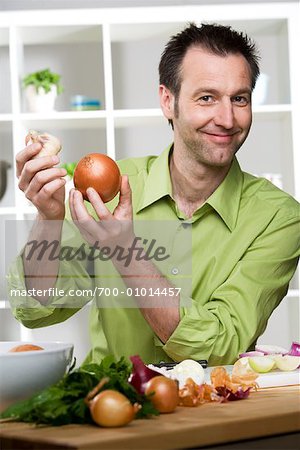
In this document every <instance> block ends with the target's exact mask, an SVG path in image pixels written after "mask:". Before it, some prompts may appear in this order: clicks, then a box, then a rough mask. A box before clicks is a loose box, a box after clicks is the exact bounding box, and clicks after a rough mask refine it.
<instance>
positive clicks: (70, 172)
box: [60, 162, 77, 178]
mask: <svg viewBox="0 0 300 450" xmlns="http://www.w3.org/2000/svg"><path fill="white" fill-rule="evenodd" d="M76 166H77V162H70V163H64V164H61V166H60V167H62V168H63V169H66V171H67V175H69V177H70V178H73V175H74V170H75V167H76Z"/></svg>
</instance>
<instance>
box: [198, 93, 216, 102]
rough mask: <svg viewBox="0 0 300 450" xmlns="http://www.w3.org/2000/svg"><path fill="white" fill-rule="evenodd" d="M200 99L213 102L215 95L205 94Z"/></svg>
mask: <svg viewBox="0 0 300 450" xmlns="http://www.w3.org/2000/svg"><path fill="white" fill-rule="evenodd" d="M199 100H200V101H201V102H203V103H211V102H212V101H213V97H212V96H211V95H203V96H202V97H200V99H199Z"/></svg>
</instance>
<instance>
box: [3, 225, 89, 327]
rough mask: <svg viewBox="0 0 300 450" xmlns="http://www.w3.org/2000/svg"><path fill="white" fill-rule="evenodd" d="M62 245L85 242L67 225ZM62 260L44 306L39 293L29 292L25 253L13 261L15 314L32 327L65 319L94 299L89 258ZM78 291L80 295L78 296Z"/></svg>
mask: <svg viewBox="0 0 300 450" xmlns="http://www.w3.org/2000/svg"><path fill="white" fill-rule="evenodd" d="M62 245H63V246H68V248H78V247H79V246H81V245H85V246H86V245H87V244H86V243H83V241H82V239H81V237H80V235H79V234H78V233H77V232H76V231H75V230H74V227H72V228H70V224H67V223H66V225H64V231H63V239H62ZM82 259H84V258H76V257H74V258H72V259H70V260H63V259H62V260H60V262H59V272H58V275H57V279H56V282H55V284H54V286H53V288H52V290H51V291H50V295H49V301H48V302H47V304H46V305H42V304H41V303H40V302H39V301H38V300H37V299H36V296H33V295H29V291H28V290H27V287H26V283H25V274H24V266H23V258H22V253H21V254H20V255H19V256H18V257H17V258H16V259H15V260H14V262H13V263H12V264H11V266H10V268H9V271H8V274H7V288H8V298H9V301H10V304H11V309H12V313H13V314H14V316H15V317H16V319H17V320H19V321H20V322H21V323H22V324H23V325H25V326H26V327H28V328H37V327H42V326H48V325H53V324H55V323H59V322H63V321H64V320H66V319H68V318H69V317H71V316H72V315H73V314H75V313H76V312H77V311H78V310H79V309H80V308H82V307H83V306H84V305H86V304H87V303H88V302H90V301H91V300H92V299H93V298H94V280H93V277H91V276H90V273H89V267H88V264H87V258H85V259H84V260H82ZM76 294H77V295H76Z"/></svg>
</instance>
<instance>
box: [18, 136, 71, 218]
mask: <svg viewBox="0 0 300 450" xmlns="http://www.w3.org/2000/svg"><path fill="white" fill-rule="evenodd" d="M41 148H42V145H41V144H40V143H35V144H31V145H28V146H27V147H25V148H24V149H23V150H22V151H20V152H19V153H18V154H17V156H16V170H17V177H18V178H19V188H20V189H21V190H22V191H23V192H24V193H25V197H26V198H28V199H29V200H30V201H31V202H32V203H33V205H34V206H35V207H36V208H37V210H38V213H39V216H40V218H41V219H44V220H63V219H64V216H65V183H66V180H65V179H64V178H63V177H64V176H65V175H66V174H67V172H66V170H65V169H62V168H59V167H55V166H56V165H57V164H58V163H59V157H58V156H57V155H55V156H41V157H40V158H37V159H32V158H33V157H34V156H35V155H37V154H38V153H39V151H40V150H41Z"/></svg>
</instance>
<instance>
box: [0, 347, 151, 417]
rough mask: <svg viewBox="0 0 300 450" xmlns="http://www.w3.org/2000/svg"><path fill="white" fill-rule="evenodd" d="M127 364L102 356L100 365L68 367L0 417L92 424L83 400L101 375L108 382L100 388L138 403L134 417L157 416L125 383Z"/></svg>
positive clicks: (147, 403) (147, 401)
mask: <svg viewBox="0 0 300 450" xmlns="http://www.w3.org/2000/svg"><path fill="white" fill-rule="evenodd" d="M129 375H130V367H129V364H128V363H127V362H126V361H125V359H124V358H121V360H120V361H118V362H115V361H114V359H113V357H111V356H108V357H106V358H104V359H103V360H102V362H101V364H87V365H84V366H81V367H80V368H79V369H75V370H72V369H71V370H70V372H69V373H68V374H66V375H65V376H64V377H63V378H62V380H61V381H59V382H58V383H56V384H54V385H53V386H51V387H49V388H47V389H44V390H43V391H41V392H40V393H38V394H36V395H34V396H33V397H31V398H30V399H28V400H24V401H22V402H19V403H17V404H15V405H12V406H10V407H9V408H8V409H6V410H5V411H4V412H3V413H2V414H1V415H0V418H2V419H4V418H9V417H10V418H14V419H15V420H17V421H21V422H34V423H37V424H45V425H65V424H70V423H92V418H91V415H90V411H89V408H88V406H87V405H86V403H85V402H84V399H85V397H86V395H87V394H88V393H89V392H90V391H91V390H92V389H93V388H94V387H95V386H96V385H97V384H98V382H99V381H100V380H101V379H102V378H103V377H109V382H108V383H106V384H105V386H104V387H103V389H115V390H117V391H119V392H121V393H122V394H124V395H125V396H126V397H127V398H128V399H129V400H130V401H131V402H132V403H135V402H137V403H139V404H141V406H142V407H141V409H140V410H139V412H138V414H137V417H147V416H149V415H157V414H158V412H157V411H156V410H155V409H154V407H153V406H152V404H151V402H150V401H149V399H147V398H146V397H145V396H144V395H140V394H138V393H137V392H136V390H135V389H134V388H133V387H132V386H131V385H130V384H129V383H128V381H127V380H128V377H129Z"/></svg>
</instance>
